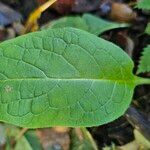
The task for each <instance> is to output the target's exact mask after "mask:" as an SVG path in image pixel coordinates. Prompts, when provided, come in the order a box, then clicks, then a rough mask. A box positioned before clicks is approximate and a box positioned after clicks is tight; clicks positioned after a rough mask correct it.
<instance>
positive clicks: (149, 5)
mask: <svg viewBox="0 0 150 150" xmlns="http://www.w3.org/2000/svg"><path fill="white" fill-rule="evenodd" d="M136 7H137V8H139V9H146V10H150V0H139V2H138V3H137V5H136Z"/></svg>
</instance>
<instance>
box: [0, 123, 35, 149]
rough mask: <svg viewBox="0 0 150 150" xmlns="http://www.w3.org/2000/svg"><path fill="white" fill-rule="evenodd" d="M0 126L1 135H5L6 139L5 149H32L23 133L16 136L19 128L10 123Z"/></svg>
mask: <svg viewBox="0 0 150 150" xmlns="http://www.w3.org/2000/svg"><path fill="white" fill-rule="evenodd" d="M0 128H2V129H3V130H2V131H3V132H2V135H0V136H3V137H5V140H6V142H7V143H6V150H21V149H22V148H23V149H24V150H33V149H32V147H31V145H30V144H29V142H28V141H27V139H26V138H25V136H24V135H22V136H20V137H19V138H18V137H17V136H18V135H19V134H20V132H21V130H20V129H19V128H17V127H14V126H10V125H6V124H5V125H0Z"/></svg>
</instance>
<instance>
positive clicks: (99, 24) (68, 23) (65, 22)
mask: <svg viewBox="0 0 150 150" xmlns="http://www.w3.org/2000/svg"><path fill="white" fill-rule="evenodd" d="M48 26H49V25H48ZM128 26H129V24H125V23H115V22H109V21H106V20H104V19H101V18H98V17H96V16H93V15H90V14H84V15H83V16H82V17H79V16H76V17H64V18H60V19H58V20H55V21H53V22H51V24H50V27H51V28H60V27H74V28H78V29H82V30H85V31H88V32H90V33H93V34H95V35H99V34H102V33H103V32H105V31H108V30H111V29H115V28H122V27H128Z"/></svg>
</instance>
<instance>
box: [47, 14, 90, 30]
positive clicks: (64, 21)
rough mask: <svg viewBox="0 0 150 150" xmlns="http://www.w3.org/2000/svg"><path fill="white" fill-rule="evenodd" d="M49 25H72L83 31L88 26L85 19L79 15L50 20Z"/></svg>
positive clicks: (52, 26)
mask: <svg viewBox="0 0 150 150" xmlns="http://www.w3.org/2000/svg"><path fill="white" fill-rule="evenodd" d="M50 27H51V28H61V27H74V28H78V29H82V30H85V31H87V30H88V26H87V24H86V22H85V20H84V19H83V18H81V17H79V16H75V17H71V16H70V17H63V18H60V19H58V20H55V21H52V22H51V24H50Z"/></svg>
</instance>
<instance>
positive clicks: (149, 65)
mask: <svg viewBox="0 0 150 150" xmlns="http://www.w3.org/2000/svg"><path fill="white" fill-rule="evenodd" d="M149 71H150V45H148V46H147V47H146V48H144V51H143V54H142V57H141V60H140V64H139V66H138V71H137V73H142V72H149Z"/></svg>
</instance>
